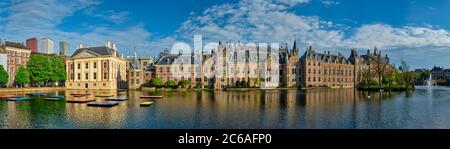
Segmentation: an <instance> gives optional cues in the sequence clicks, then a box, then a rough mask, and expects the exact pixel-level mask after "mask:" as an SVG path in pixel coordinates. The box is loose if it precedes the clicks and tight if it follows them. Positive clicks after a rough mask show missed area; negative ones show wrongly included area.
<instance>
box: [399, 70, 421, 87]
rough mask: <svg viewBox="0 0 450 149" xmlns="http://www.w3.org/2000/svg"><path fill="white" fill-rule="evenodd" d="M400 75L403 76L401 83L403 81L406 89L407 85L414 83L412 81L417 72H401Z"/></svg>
mask: <svg viewBox="0 0 450 149" xmlns="http://www.w3.org/2000/svg"><path fill="white" fill-rule="evenodd" d="M402 77H403V83H404V85H405V87H406V89H407V90H408V89H409V87H410V86H412V85H413V84H414V81H415V80H416V79H417V74H416V73H414V72H411V71H408V72H403V73H402Z"/></svg>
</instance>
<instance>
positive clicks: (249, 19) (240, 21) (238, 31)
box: [178, 0, 342, 47]
mask: <svg viewBox="0 0 450 149" xmlns="http://www.w3.org/2000/svg"><path fill="white" fill-rule="evenodd" d="M307 2H308V1H304V0H303V1H302V0H269V1H267V0H248V1H240V2H239V3H237V4H223V5H217V6H213V7H211V8H208V9H206V10H205V11H204V12H203V14H202V15H201V16H193V17H192V18H191V19H189V20H187V21H185V22H184V23H183V25H182V26H181V28H180V29H179V30H178V32H179V33H181V34H182V37H184V38H192V36H193V35H194V34H201V35H203V37H204V39H205V40H206V41H218V40H231V41H236V40H241V41H244V42H283V43H284V42H292V41H293V40H294V38H295V37H296V36H297V37H298V38H301V39H302V40H301V41H300V42H301V43H300V44H308V43H311V42H313V43H314V44H315V45H320V46H323V47H327V46H328V45H329V44H330V43H331V44H332V43H335V44H337V43H336V42H339V41H340V40H341V38H342V32H340V31H326V28H328V27H330V26H332V25H333V23H332V22H329V21H321V20H320V19H319V18H318V17H314V16H312V17H310V16H298V15H296V14H294V13H290V12H288V10H290V9H291V8H293V7H295V6H297V5H299V4H304V3H307ZM319 39H320V40H319Z"/></svg>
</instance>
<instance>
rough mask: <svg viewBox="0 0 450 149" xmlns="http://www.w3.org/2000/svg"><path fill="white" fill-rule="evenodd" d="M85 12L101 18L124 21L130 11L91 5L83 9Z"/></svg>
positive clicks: (116, 21)
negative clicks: (101, 8) (105, 8)
mask: <svg viewBox="0 0 450 149" xmlns="http://www.w3.org/2000/svg"><path fill="white" fill-rule="evenodd" d="M83 13H84V14H86V15H89V16H93V17H97V18H101V19H104V20H107V21H110V22H114V23H124V22H126V21H127V20H128V15H129V14H130V13H129V12H128V11H119V12H117V11H114V10H100V9H99V8H98V7H90V8H87V9H85V10H84V11H83Z"/></svg>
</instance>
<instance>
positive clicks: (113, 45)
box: [112, 43, 117, 51]
mask: <svg viewBox="0 0 450 149" xmlns="http://www.w3.org/2000/svg"><path fill="white" fill-rule="evenodd" d="M112 49H114V50H116V51H117V46H116V43H113V44H112Z"/></svg>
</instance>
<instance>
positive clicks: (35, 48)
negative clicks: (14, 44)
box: [26, 38, 39, 53]
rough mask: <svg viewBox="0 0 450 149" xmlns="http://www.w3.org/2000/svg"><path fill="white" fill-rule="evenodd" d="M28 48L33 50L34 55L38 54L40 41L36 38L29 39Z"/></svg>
mask: <svg viewBox="0 0 450 149" xmlns="http://www.w3.org/2000/svg"><path fill="white" fill-rule="evenodd" d="M26 43H27V47H29V48H30V49H31V52H32V53H37V52H38V47H39V45H38V40H37V39H36V38H30V39H27V42H26Z"/></svg>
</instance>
